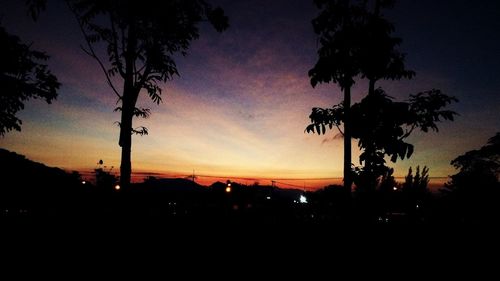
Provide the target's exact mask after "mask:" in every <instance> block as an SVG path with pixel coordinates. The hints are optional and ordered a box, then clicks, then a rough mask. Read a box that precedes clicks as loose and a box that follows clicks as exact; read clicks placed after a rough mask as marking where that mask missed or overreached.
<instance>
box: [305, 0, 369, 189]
mask: <svg viewBox="0 0 500 281" xmlns="http://www.w3.org/2000/svg"><path fill="white" fill-rule="evenodd" d="M314 2H315V4H316V6H317V7H318V8H319V9H321V12H320V14H319V15H318V17H316V18H315V19H314V20H313V21H312V24H313V27H314V32H315V33H316V34H317V35H318V37H319V43H320V44H321V46H320V48H319V50H318V61H317V62H316V64H315V65H314V67H313V68H312V69H311V70H309V77H310V78H311V85H312V86H313V87H315V86H316V85H317V84H318V83H329V82H333V83H335V84H338V85H339V86H340V89H341V90H342V91H343V92H344V101H343V109H344V110H343V111H342V115H344V118H343V119H344V121H345V122H344V130H343V132H342V134H343V135H344V187H345V188H346V189H350V188H351V184H352V177H351V162H352V161H351V126H350V108H351V87H352V85H354V83H355V81H354V78H355V77H356V76H358V74H359V72H360V65H359V56H358V53H357V50H358V49H359V46H360V44H361V42H360V38H361V33H362V27H363V25H364V22H363V21H364V19H365V9H364V8H363V7H362V6H360V5H355V4H352V3H351V1H343V0H339V1H327V0H315V1H314ZM313 110H314V109H313ZM330 128H331V127H330ZM311 129H312V131H314V129H316V131H317V132H318V133H320V132H323V133H324V132H325V127H324V126H321V127H320V126H317V127H312V128H311ZM321 130H322V131H321ZM308 131H310V130H309V128H308Z"/></svg>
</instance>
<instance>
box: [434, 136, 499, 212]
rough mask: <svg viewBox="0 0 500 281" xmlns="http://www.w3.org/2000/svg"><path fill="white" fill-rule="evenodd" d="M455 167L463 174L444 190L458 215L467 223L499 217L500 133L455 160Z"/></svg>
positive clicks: (452, 162) (453, 163)
mask: <svg viewBox="0 0 500 281" xmlns="http://www.w3.org/2000/svg"><path fill="white" fill-rule="evenodd" d="M451 164H452V165H453V166H454V167H455V168H456V169H459V170H460V171H459V172H458V173H457V174H455V175H452V176H451V180H450V181H449V182H448V183H447V184H446V185H445V189H444V190H442V191H443V192H445V193H447V194H448V195H449V197H451V199H452V201H453V203H454V207H455V208H457V209H456V210H455V211H456V212H457V213H458V215H460V216H462V218H463V219H465V220H470V219H472V220H478V219H480V218H481V217H483V218H487V217H492V215H493V216H494V215H495V214H496V215H498V214H499V212H500V209H499V208H498V207H497V206H498V203H497V201H498V196H499V195H500V182H499V179H500V133H497V134H496V135H495V136H493V137H492V138H490V139H489V141H488V144H487V145H485V146H483V147H481V148H480V149H478V150H471V151H469V152H467V153H465V154H463V155H461V156H459V157H457V158H455V159H454V160H453V161H451ZM495 219H498V218H495Z"/></svg>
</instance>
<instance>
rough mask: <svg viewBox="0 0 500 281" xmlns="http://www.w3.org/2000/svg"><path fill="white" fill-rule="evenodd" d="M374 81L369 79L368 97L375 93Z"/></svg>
mask: <svg viewBox="0 0 500 281" xmlns="http://www.w3.org/2000/svg"><path fill="white" fill-rule="evenodd" d="M375 82H376V81H375V79H370V81H369V84H368V95H373V94H374V93H375Z"/></svg>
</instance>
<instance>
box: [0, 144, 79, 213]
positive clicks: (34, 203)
mask: <svg viewBox="0 0 500 281" xmlns="http://www.w3.org/2000/svg"><path fill="white" fill-rule="evenodd" d="M0 167H1V169H0V183H1V185H0V186H1V187H0V207H1V208H2V212H3V213H5V214H4V215H18V214H23V215H25V214H28V213H33V212H37V213H40V210H42V209H43V210H44V212H51V211H50V210H54V209H55V208H57V207H56V206H61V205H65V204H68V203H69V202H70V200H71V199H73V198H74V195H76V194H75V193H76V192H78V191H81V186H80V185H81V181H80V179H79V175H78V174H76V173H74V174H70V173H67V172H65V171H64V170H62V169H59V168H53V167H48V166H46V165H44V164H41V163H38V162H34V161H31V160H29V159H26V157H25V156H23V155H19V154H17V153H15V152H10V151H8V150H5V149H0ZM9 212H10V214H9ZM12 212H14V213H15V214H13V213H12Z"/></svg>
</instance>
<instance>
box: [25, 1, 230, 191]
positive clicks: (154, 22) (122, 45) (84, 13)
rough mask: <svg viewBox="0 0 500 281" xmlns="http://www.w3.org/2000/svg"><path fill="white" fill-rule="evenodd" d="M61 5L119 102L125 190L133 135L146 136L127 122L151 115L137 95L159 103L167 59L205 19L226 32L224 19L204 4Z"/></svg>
mask: <svg viewBox="0 0 500 281" xmlns="http://www.w3.org/2000/svg"><path fill="white" fill-rule="evenodd" d="M32 1H34V3H35V4H36V2H39V0H32ZM42 2H43V1H42ZM66 2H67V3H68V5H69V7H70V9H71V11H72V12H73V13H74V14H75V16H76V19H77V20H78V23H79V26H80V28H81V31H82V32H83V34H84V37H85V40H86V43H87V46H86V47H85V48H83V50H84V51H85V53H87V54H88V55H89V56H91V57H92V58H94V59H95V60H96V61H97V62H98V63H99V66H100V67H101V69H102V71H103V72H104V75H105V78H106V81H107V83H108V84H109V86H110V87H111V89H112V91H113V93H114V94H115V95H116V96H117V98H118V102H119V103H120V104H121V106H118V107H117V108H116V109H115V111H120V112H121V120H120V122H119V126H120V139H119V145H120V146H121V148H122V155H121V166H120V181H121V184H122V185H123V186H127V185H129V183H130V175H131V171H132V167H131V146H132V134H139V135H146V134H148V131H147V129H146V128H145V127H137V128H134V127H133V126H132V119H133V117H134V116H135V117H143V118H147V117H148V116H149V115H150V113H151V112H150V109H149V108H138V107H136V103H137V100H138V98H139V95H140V94H141V93H144V94H147V95H148V96H149V97H150V98H151V100H152V101H153V102H154V103H156V104H159V103H160V102H161V100H162V99H161V93H162V90H161V88H160V86H159V83H161V82H166V81H168V80H170V79H171V78H172V77H173V76H174V75H178V70H177V66H176V64H175V62H174V59H173V57H172V56H173V55H174V54H176V53H181V54H182V55H186V52H187V50H188V48H189V44H190V42H191V41H192V40H195V39H197V38H198V37H199V29H198V24H199V23H201V22H204V21H208V22H210V23H211V24H212V25H213V26H214V27H215V29H216V30H217V31H219V32H221V31H223V30H225V29H226V28H227V26H228V20H227V17H226V16H225V15H224V12H223V10H222V9H221V8H215V9H214V8H212V6H210V5H209V4H208V3H206V2H205V1H203V0H183V1H181V0H169V1H154V0H140V1H139V0H129V1H119V0H104V1H103V0H101V1H97V0H66ZM36 7H37V6H36V5H35V11H36ZM99 43H103V44H104V45H105V46H106V51H107V59H106V60H103V59H101V58H100V57H99V56H98V52H97V51H96V49H95V48H96V46H97V45H98V44H99ZM115 78H118V79H115ZM116 81H120V83H122V86H121V90H120V88H118V87H116V86H115V84H114V83H115V82H116Z"/></svg>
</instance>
